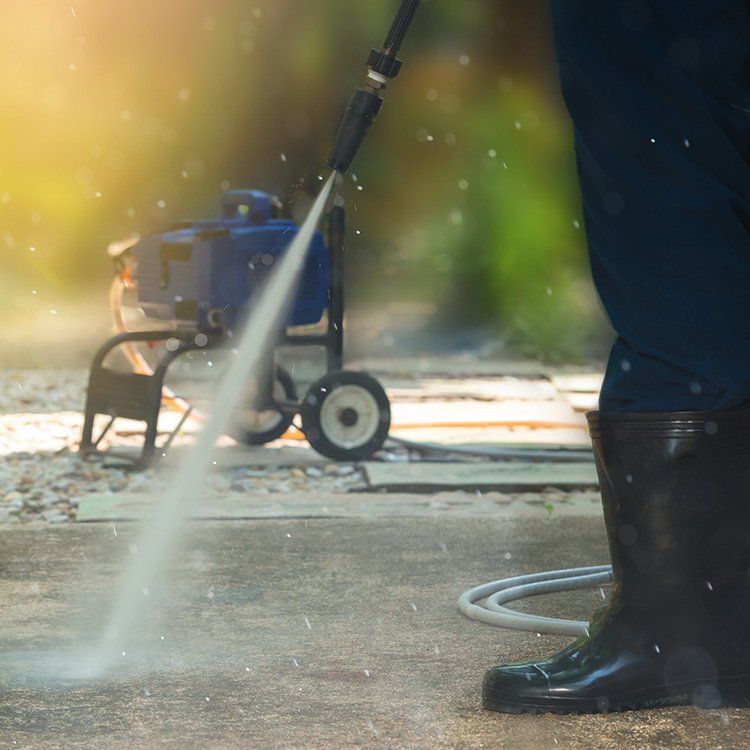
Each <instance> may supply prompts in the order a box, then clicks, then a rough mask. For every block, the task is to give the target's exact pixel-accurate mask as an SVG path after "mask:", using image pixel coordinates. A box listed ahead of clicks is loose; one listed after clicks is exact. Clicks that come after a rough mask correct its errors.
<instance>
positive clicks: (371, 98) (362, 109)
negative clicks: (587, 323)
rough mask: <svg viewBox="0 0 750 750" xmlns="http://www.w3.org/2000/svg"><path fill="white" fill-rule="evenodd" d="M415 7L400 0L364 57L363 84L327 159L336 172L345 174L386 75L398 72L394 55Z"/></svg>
mask: <svg viewBox="0 0 750 750" xmlns="http://www.w3.org/2000/svg"><path fill="white" fill-rule="evenodd" d="M418 7H419V0H402V2H401V7H400V8H399V11H398V14H397V15H396V20H395V21H394V22H393V26H391V30H390V32H388V37H387V38H386V40H385V44H384V45H383V48H382V49H380V50H378V49H373V50H372V51H371V52H370V56H369V58H368V59H367V80H366V81H365V84H364V86H363V87H362V88H358V89H357V90H356V91H355V92H354V96H353V97H352V99H351V101H350V102H349V106H348V107H347V109H346V112H344V117H343V119H342V120H341V125H340V126H339V131H338V135H337V136H336V142H335V144H334V146H333V150H332V151H331V156H330V158H329V159H328V166H329V167H330V168H331V169H333V170H335V171H336V172H341V174H346V172H347V171H348V170H349V167H350V166H351V164H352V162H353V161H354V157H355V156H356V155H357V152H358V151H359V149H360V146H361V145H362V143H363V141H364V139H365V136H366V135H367V131H368V130H369V129H370V126H371V125H372V123H373V122H374V120H375V118H376V117H377V115H378V112H380V108H381V107H382V106H383V98H382V97H381V96H380V95H381V93H382V92H383V91H384V90H385V88H386V86H387V84H388V79H393V78H396V76H398V74H399V73H400V72H401V66H402V62H401V60H399V59H398V57H397V55H398V52H399V50H400V49H401V45H402V44H403V41H404V38H405V37H406V32H407V31H408V30H409V26H410V25H411V22H412V20H413V18H414V14H415V13H416V12H417V8H418Z"/></svg>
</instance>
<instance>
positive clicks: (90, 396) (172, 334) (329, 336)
mask: <svg viewBox="0 0 750 750" xmlns="http://www.w3.org/2000/svg"><path fill="white" fill-rule="evenodd" d="M345 233H346V218H345V211H344V209H343V208H340V207H338V206H336V207H334V208H332V209H331V211H329V212H328V214H327V215H326V244H327V246H328V257H329V288H328V300H329V304H328V327H327V329H326V331H325V333H322V334H290V333H288V332H287V331H285V332H284V333H283V334H282V336H281V338H280V341H279V345H278V346H279V347H282V346H320V347H323V348H324V349H325V350H326V364H327V371H328V372H331V371H334V370H341V369H343V365H344V237H345ZM200 333H203V334H205V335H206V336H207V337H208V341H207V342H203V341H202V342H201V344H200V345H199V344H197V343H196V336H198V334H200ZM168 339H174V340H175V341H176V342H177V346H176V347H175V348H174V350H173V351H170V350H169V349H167V350H165V352H164V354H163V356H162V358H161V361H160V362H159V364H158V366H157V367H156V369H155V370H154V372H153V374H152V375H141V374H138V373H128V372H119V371H116V370H112V369H111V368H108V367H106V366H105V360H106V359H107V357H108V356H109V355H110V354H111V353H112V352H113V351H114V350H115V349H117V348H118V347H119V346H122V345H123V344H128V343H150V342H155V341H167V340H168ZM226 342H227V336H226V333H225V332H224V331H215V332H208V331H199V330H197V329H181V330H179V329H175V330H167V331H138V332H134V333H123V334H120V335H118V336H115V337H113V338H111V339H110V340H109V341H107V342H106V343H105V344H104V345H103V346H102V347H101V348H100V349H99V351H98V352H97V353H96V356H95V357H94V361H93V364H92V366H91V371H90V374H89V385H88V392H87V396H86V411H85V417H84V424H83V433H82V435H81V444H80V452H81V454H82V455H92V454H100V452H99V445H100V444H101V441H102V439H103V438H104V436H105V435H106V434H107V433H108V432H109V430H110V429H111V427H112V425H113V424H114V422H115V420H116V419H118V418H124V419H134V420H138V421H142V422H145V423H146V430H145V434H144V441H143V447H142V450H141V454H140V456H139V457H138V458H136V459H134V458H132V456H128V455H124V454H121V453H117V452H113V451H108V452H107V453H106V455H107V456H108V457H113V458H117V459H120V460H124V461H127V462H129V463H130V465H131V466H130V468H132V469H134V470H143V469H146V468H148V467H149V466H150V465H151V463H152V462H153V460H154V458H155V457H156V456H157V454H158V453H161V454H162V455H166V451H167V450H168V448H169V446H170V445H171V443H172V441H173V440H174V438H175V436H176V435H177V433H178V432H179V430H180V429H181V428H182V425H183V424H184V423H185V421H186V420H187V419H188V417H189V416H190V411H188V412H187V413H185V414H184V415H183V417H182V419H181V420H180V423H179V424H178V425H177V427H176V428H175V430H174V431H173V432H172V433H171V435H170V436H169V437H168V438H167V440H166V441H165V443H164V444H163V445H161V446H157V443H156V440H157V437H158V421H159V414H160V412H161V406H162V391H163V388H164V379H165V378H166V375H167V371H168V370H169V367H170V366H171V365H172V363H173V362H175V360H177V359H178V358H179V357H181V356H182V355H183V354H186V353H188V352H191V351H198V350H206V349H212V348H213V349H216V348H219V347H222V346H224V345H225V344H226ZM274 360H275V357H273V356H272V357H271V358H270V362H269V368H268V372H267V375H266V377H265V378H264V380H266V384H265V385H264V388H263V391H264V392H265V393H266V394H267V400H268V403H269V404H271V405H272V406H273V407H274V408H276V409H278V410H279V411H280V412H282V413H284V414H286V415H290V416H295V415H296V414H298V413H299V410H300V407H301V404H302V400H301V399H300V400H299V401H294V402H292V401H277V400H276V399H275V398H274V397H273V385H272V384H273V382H274V367H275V364H274ZM99 414H102V415H107V416H109V417H110V420H109V423H108V424H107V426H106V427H105V428H104V429H103V430H102V432H101V433H99V435H97V436H96V437H95V436H94V420H95V418H96V416H97V415H99Z"/></svg>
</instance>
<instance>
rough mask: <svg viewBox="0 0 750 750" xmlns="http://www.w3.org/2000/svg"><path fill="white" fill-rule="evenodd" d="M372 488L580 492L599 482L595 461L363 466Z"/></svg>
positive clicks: (376, 464) (412, 490)
mask: <svg viewBox="0 0 750 750" xmlns="http://www.w3.org/2000/svg"><path fill="white" fill-rule="evenodd" d="M364 470H365V474H366V476H367V480H368V483H369V484H370V487H371V488H372V489H374V490H377V489H385V490H388V491H391V492H435V491H437V490H438V489H457V488H463V489H465V490H479V491H489V490H501V491H505V492H513V491H518V490H526V491H532V490H542V489H544V488H545V487H557V488H562V489H579V488H582V487H596V486H598V484H599V480H598V478H597V475H596V468H595V467H594V463H593V461H592V462H581V463H561V462H557V463H555V462H552V461H544V462H540V463H529V462H525V461H512V462H511V461H507V462H501V461H495V462H492V463H474V464H466V463H410V464H378V463H366V464H364Z"/></svg>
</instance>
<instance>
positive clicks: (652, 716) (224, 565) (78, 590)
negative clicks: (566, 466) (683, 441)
mask: <svg viewBox="0 0 750 750" xmlns="http://www.w3.org/2000/svg"><path fill="white" fill-rule="evenodd" d="M135 540H136V529H135V527H134V526H132V525H128V524H117V525H115V526H113V525H112V524H108V523H98V524H78V525H75V526H60V527H50V526H47V527H44V526H34V525H31V526H25V527H6V528H3V529H2V530H0V596H1V601H2V602H3V606H2V608H0V649H1V650H2V654H1V655H0V682H1V683H2V691H1V693H0V747H2V748H5V747H8V748H11V747H24V748H40V749H46V748H72V747H76V748H98V749H99V748H101V749H102V750H104V749H107V748H156V747H159V748H175V749H176V748H217V749H218V748H264V749H265V748H268V749H275V748H285V749H286V748H327V749H336V748H405V749H407V748H435V747H445V748H519V749H523V750H526V749H528V750H532V749H533V750H537V749H539V748H603V749H607V748H696V749H698V748H700V749H701V750H706V749H708V748H716V749H718V748H724V749H725V750H727V749H729V748H748V747H750V711H741V710H734V709H732V710H719V711H713V712H704V711H700V710H697V709H692V708H676V709H669V710H664V711H659V712H631V713H624V714H613V715H605V716H563V717H559V716H555V717H552V716H541V717H539V716H502V715H495V714H488V713H486V712H483V711H482V710H481V708H480V705H479V685H480V681H481V677H482V673H483V671H484V669H485V668H486V667H488V666H491V665H492V664H493V663H498V662H505V661H508V660H518V659H526V658H535V657H539V656H542V655H543V654H544V653H545V652H548V651H551V650H553V649H554V648H556V647H558V646H561V645H563V644H564V642H565V639H561V638H554V637H549V636H542V637H537V636H535V634H525V633H513V632H509V631H502V630H497V629H494V628H491V627H488V626H486V625H481V624H479V623H475V622H471V621H469V620H467V619H465V618H464V617H463V616H462V615H461V614H460V613H459V612H458V611H457V609H456V607H455V600H456V598H457V597H458V595H459V594H460V593H461V591H463V590H464V589H466V588H468V587H469V586H471V585H475V584H478V583H482V582H484V581H487V580H491V579H493V578H498V577H505V576H510V575H516V574H520V573H523V572H532V571H538V570H543V569H550V568H553V567H560V566H565V567H567V566H573V565H581V564H588V563H592V564H593V563H601V562H606V560H607V555H606V545H605V540H604V533H603V526H602V523H601V521H600V519H599V518H597V517H594V516H592V515H590V514H588V515H581V516H579V517H577V516H558V517H556V516H555V515H554V514H553V515H552V516H549V515H548V514H547V513H546V512H545V511H544V510H543V509H540V510H539V515H538V516H525V517H519V518H513V517H499V516H498V517H490V518H469V517H455V518H451V517H446V516H440V517H436V518H429V517H421V518H393V519H387V518H385V519H384V518H378V519H367V518H352V519H330V520H324V519H313V520H309V519H308V520H305V519H283V520H263V521H234V522H208V521H200V522H194V523H192V524H191V525H190V526H189V539H188V540H187V543H186V545H185V548H184V550H183V552H182V554H181V556H180V559H179V561H178V563H177V564H176V565H175V570H174V571H173V573H172V574H171V576H170V578H171V581H170V585H169V586H168V587H167V588H166V589H165V592H166V593H165V595H164V601H163V607H162V608H161V609H160V611H161V614H159V615H151V616H149V618H148V621H147V624H146V626H145V627H144V629H143V632H141V633H139V634H137V636H136V637H135V638H134V642H133V647H132V649H128V652H127V653H126V654H125V655H124V656H123V657H122V662H121V665H120V666H119V667H118V668H117V669H116V670H114V671H113V672H112V673H111V674H109V675H108V676H106V677H102V678H99V679H96V680H92V679H71V678H70V677H68V678H65V677H61V676H60V673H61V671H62V663H63V661H64V660H63V659H61V658H60V656H59V654H60V653H61V652H62V653H65V652H66V651H68V650H69V649H70V648H71V647H76V648H80V647H81V646H83V648H84V651H85V650H87V649H89V648H90V647H91V645H92V644H94V643H95V641H96V638H97V637H98V634H99V632H100V630H101V628H102V620H103V617H104V613H106V611H107V602H108V600H109V599H110V598H111V597H112V593H113V590H114V589H115V587H116V581H117V575H118V572H119V570H120V569H121V566H122V564H123V560H124V559H126V558H127V556H128V555H130V554H133V552H134V550H133V549H131V545H133V544H134V542H135ZM509 555H510V557H508V556H509ZM598 601H599V594H598V593H597V592H577V593H575V594H565V595H555V596H552V597H546V598H540V599H537V600H530V601H528V602H526V603H525V604H524V606H525V608H526V609H527V610H528V611H533V612H540V613H545V614H556V615H559V616H568V617H575V618H582V617H585V616H586V614H587V613H588V612H590V611H591V609H592V608H593V606H595V605H596V603H597V602H598ZM56 654H57V656H56ZM69 666H70V665H69V664H68V665H67V667H69Z"/></svg>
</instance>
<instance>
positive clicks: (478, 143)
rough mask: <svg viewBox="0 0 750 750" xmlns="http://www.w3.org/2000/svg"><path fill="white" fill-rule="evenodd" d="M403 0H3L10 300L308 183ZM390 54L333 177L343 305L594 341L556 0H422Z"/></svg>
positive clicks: (582, 343) (566, 353)
mask: <svg viewBox="0 0 750 750" xmlns="http://www.w3.org/2000/svg"><path fill="white" fill-rule="evenodd" d="M397 2H398V0H391V1H389V2H383V1H382V0H378V2H372V1H371V0H352V2H347V3H342V2H341V0H315V2H310V1H309V0H160V2H159V3H147V2H146V1H145V0H134V1H133V2H131V3H123V2H118V0H114V1H113V2H108V3H101V2H98V0H36V1H35V2H34V3H29V2H27V0H4V4H3V10H4V24H3V26H2V28H0V62H1V63H2V65H3V70H4V75H3V77H2V79H0V102H2V104H0V106H2V110H3V117H2V119H1V120H0V137H1V138H2V143H3V144H4V146H5V148H3V149H2V150H0V175H2V177H0V253H1V254H2V261H3V262H2V269H3V270H2V274H0V293H2V294H3V295H4V299H6V300H7V303H6V304H7V305H9V306H11V307H13V306H15V307H16V308H18V309H21V308H23V307H24V306H28V305H30V304H36V302H34V300H32V298H31V296H30V295H31V289H32V288H33V289H34V290H35V291H38V296H37V297H36V298H35V299H42V298H44V300H45V304H47V301H48V300H50V299H51V300H54V298H56V297H61V296H64V295H66V294H69V293H71V292H75V293H79V291H78V290H86V289H90V288H91V287H92V285H97V286H99V287H102V288H103V287H104V285H105V284H106V275H107V271H108V261H107V259H106V256H105V253H104V252H103V249H104V247H105V246H106V244H107V242H108V241H109V240H111V239H114V238H117V237H119V236H122V235H127V234H130V233H132V232H141V233H145V232H149V231H153V230H156V229H160V228H162V227H163V226H164V225H165V224H168V223H169V222H171V221H173V220H176V219H180V218H183V217H185V216H195V217H199V216H206V215H211V214H212V213H215V211H216V208H217V206H218V199H219V194H220V192H221V190H222V189H225V188H226V187H228V186H230V185H231V186H235V187H236V186H241V185H245V186H253V187H262V188H267V189H270V190H274V191H277V192H280V193H282V192H284V191H285V190H286V189H287V187H288V186H289V185H292V184H294V183H296V182H297V181H298V180H299V179H300V178H306V179H307V180H308V182H310V181H313V182H314V178H315V176H316V175H317V174H319V170H320V169H321V167H322V164H323V163H324V162H325V158H326V155H327V150H328V148H329V145H330V141H331V137H332V134H333V132H334V130H335V127H336V124H337V120H338V118H339V116H340V113H341V110H342V107H343V105H344V103H345V102H346V100H347V99H348V97H349V96H350V94H351V90H352V88H353V87H354V86H355V85H357V84H358V83H359V81H360V79H361V71H362V65H363V62H364V59H365V56H366V53H367V51H368V50H369V48H370V47H371V46H374V45H379V44H380V43H381V41H382V39H383V37H384V35H385V32H386V30H387V27H388V24H389V23H390V21H391V18H392V16H393V12H394V9H395V7H396V5H397ZM403 56H404V57H405V58H406V59H407V60H408V66H407V67H406V69H405V71H404V73H403V75H402V77H401V78H400V79H399V80H398V81H397V82H396V84H395V85H394V86H393V87H392V89H391V90H389V91H388V93H387V103H386V106H385V108H384V111H383V114H382V116H381V120H380V122H379V123H378V125H377V127H376V128H374V129H373V132H372V135H371V137H370V139H369V140H368V143H367V147H366V148H365V149H364V150H363V151H362V153H361V155H360V158H359V159H358V161H357V163H356V165H355V169H354V173H355V174H356V177H357V178H358V181H357V182H354V180H353V179H348V180H347V182H346V183H345V185H343V186H342V187H341V191H342V193H344V194H345V195H346V197H347V198H348V200H349V203H350V207H351V211H350V217H351V218H350V224H351V227H352V230H353V231H352V234H351V238H350V243H349V256H350V270H351V274H350V275H351V282H352V293H351V294H350V299H351V300H353V301H354V302H355V303H357V302H359V304H361V305H364V304H367V305H371V306H376V307H379V308H380V307H384V306H387V304H388V303H389V302H392V303H394V304H396V303H401V302H403V301H404V300H406V301H409V300H412V301H415V302H420V303H423V304H424V305H425V306H426V308H429V309H432V311H433V320H434V321H435V324H436V325H438V326H440V327H441V328H442V329H443V330H446V329H447V328H448V327H453V328H454V329H460V328H462V327H467V326H474V327H477V326H479V327H482V328H486V329H488V330H490V331H492V332H493V333H492V335H497V336H498V337H502V338H506V339H508V340H509V341H511V342H513V343H514V344H516V345H520V346H523V347H525V348H527V349H529V350H530V351H533V352H535V353H538V354H539V353H543V354H544V355H545V356H550V357H557V358H560V357H568V358H569V357H580V356H585V355H587V354H589V353H590V352H591V351H592V346H595V344H596V342H597V341H598V340H599V338H600V333H601V331H602V330H603V325H602V319H601V316H600V315H599V313H598V310H597V308H596V305H595V302H594V296H593V293H592V291H591V288H590V286H589V285H587V281H586V280H587V270H586V263H585V250H584V241H583V237H582V232H581V230H580V229H579V228H577V227H576V226H575V225H574V222H579V221H580V218H579V209H578V206H577V188H576V186H575V179H574V170H573V154H572V147H571V145H570V138H569V133H568V126H567V120H566V118H565V114H564V111H563V108H562V105H561V103H560V99H559V95H558V93H557V82H556V73H555V65H554V58H553V54H552V47H551V41H550V35H549V28H548V20H547V10H546V2H544V0H527V2H524V3H519V2H517V0H515V1H514V0H493V1H492V2H489V1H488V0H461V2H451V1H449V0H425V2H424V8H423V9H422V10H421V11H420V15H419V17H418V19H417V21H416V22H415V25H414V31H413V34H412V35H411V36H410V38H409V39H408V41H407V45H406V47H405V49H404V55H403ZM356 232H360V234H357V233H356ZM386 282H387V283H386ZM39 304H41V302H39Z"/></svg>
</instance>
